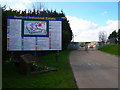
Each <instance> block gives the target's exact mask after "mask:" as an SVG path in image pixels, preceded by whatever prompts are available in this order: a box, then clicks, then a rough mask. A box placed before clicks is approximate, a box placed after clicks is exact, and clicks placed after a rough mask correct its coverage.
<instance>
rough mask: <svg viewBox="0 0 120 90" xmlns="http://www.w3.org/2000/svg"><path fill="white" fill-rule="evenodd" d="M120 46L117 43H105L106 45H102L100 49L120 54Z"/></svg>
mask: <svg viewBox="0 0 120 90" xmlns="http://www.w3.org/2000/svg"><path fill="white" fill-rule="evenodd" d="M118 47H120V45H118V44H116V45H104V46H100V47H99V48H98V49H99V50H100V51H103V52H106V53H110V54H113V55H120V51H119V48H118Z"/></svg>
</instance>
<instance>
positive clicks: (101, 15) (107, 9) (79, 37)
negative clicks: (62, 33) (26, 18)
mask: <svg viewBox="0 0 120 90" xmlns="http://www.w3.org/2000/svg"><path fill="white" fill-rule="evenodd" d="M10 1H11V0H10ZM35 1H37V0H35ZM104 1H105V0H104ZM106 1H107V2H94V0H92V1H91V2H87V0H86V2H73V0H72V2H70V1H69V2H42V3H41V4H42V5H43V8H44V9H49V10H51V9H52V10H56V11H57V12H61V10H63V12H64V13H65V15H66V17H67V19H68V20H69V23H70V26H71V29H72V32H73V34H74V41H75V42H81V41H84V42H86V41H98V40H99V38H98V34H99V32H101V31H104V32H105V33H106V34H107V36H108V35H109V34H110V33H111V32H112V31H114V30H118V2H117V0H116V2H108V0H106ZM110 1H112V0H110ZM0 4H1V6H3V5H7V8H9V7H11V8H12V9H17V10H19V9H21V10H25V9H32V7H33V4H34V5H36V4H40V3H36V2H33V1H31V0H17V1H13V2H12V1H11V2H9V1H7V0H2V1H0ZM37 6H39V5H37ZM35 7H36V6H35ZM36 8H38V7H36Z"/></svg>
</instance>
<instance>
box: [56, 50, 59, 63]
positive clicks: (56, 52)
mask: <svg viewBox="0 0 120 90" xmlns="http://www.w3.org/2000/svg"><path fill="white" fill-rule="evenodd" d="M58 53H59V51H56V62H57V61H58Z"/></svg>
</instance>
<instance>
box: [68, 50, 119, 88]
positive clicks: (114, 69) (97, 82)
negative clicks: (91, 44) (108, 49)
mask: <svg viewBox="0 0 120 90" xmlns="http://www.w3.org/2000/svg"><path fill="white" fill-rule="evenodd" d="M69 60H70V65H71V68H72V71H73V74H74V77H75V80H76V84H77V86H78V88H118V57H117V56H115V55H110V54H107V53H104V52H101V51H98V50H95V49H89V50H88V51H85V50H84V48H82V49H80V50H75V51H72V52H71V53H70V55H69Z"/></svg>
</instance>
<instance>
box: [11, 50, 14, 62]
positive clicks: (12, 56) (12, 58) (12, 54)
mask: <svg viewBox="0 0 120 90" xmlns="http://www.w3.org/2000/svg"><path fill="white" fill-rule="evenodd" d="M13 60H14V52H11V62H13Z"/></svg>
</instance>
